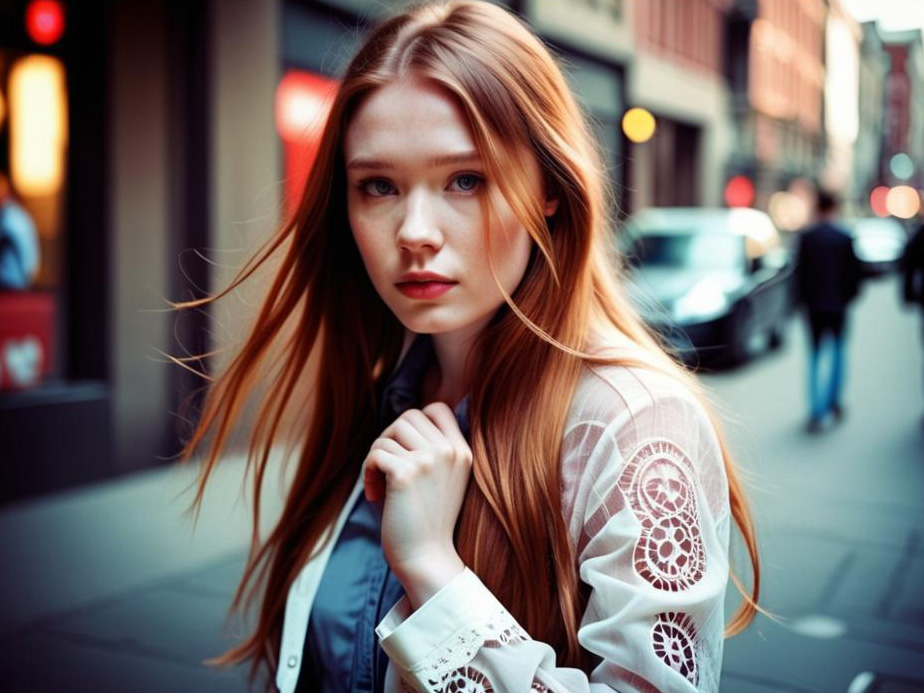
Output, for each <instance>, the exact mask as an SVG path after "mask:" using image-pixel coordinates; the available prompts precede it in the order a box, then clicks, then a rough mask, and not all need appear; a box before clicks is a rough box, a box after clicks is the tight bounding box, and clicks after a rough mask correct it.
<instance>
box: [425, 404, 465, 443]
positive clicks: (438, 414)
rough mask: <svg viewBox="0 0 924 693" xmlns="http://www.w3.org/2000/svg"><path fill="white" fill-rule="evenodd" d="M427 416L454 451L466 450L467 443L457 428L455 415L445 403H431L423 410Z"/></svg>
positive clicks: (460, 430)
mask: <svg viewBox="0 0 924 693" xmlns="http://www.w3.org/2000/svg"><path fill="white" fill-rule="evenodd" d="M423 414H424V415H426V416H427V418H429V419H430V420H431V421H432V422H433V425H434V426H436V427H437V428H438V429H439V430H440V432H441V433H442V434H443V436H444V437H445V438H446V439H447V440H449V443H450V444H451V445H452V446H453V448H454V449H456V450H468V449H469V446H468V441H467V440H465V436H464V435H463V434H462V429H461V428H459V422H458V421H457V420H456V415H455V413H453V411H452V409H450V408H449V405H448V404H446V403H445V402H433V403H432V404H428V405H427V406H425V407H424V408H423Z"/></svg>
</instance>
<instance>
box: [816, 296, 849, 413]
mask: <svg viewBox="0 0 924 693" xmlns="http://www.w3.org/2000/svg"><path fill="white" fill-rule="evenodd" d="M809 323H810V327H811V332H812V353H811V356H810V358H809V406H810V408H811V412H810V413H811V417H812V419H814V420H816V421H818V420H821V419H822V418H824V416H825V414H827V413H828V412H830V411H832V410H833V409H834V408H835V407H839V406H840V404H841V390H842V389H843V385H844V342H845V341H846V340H845V338H844V313H843V311H819V312H811V313H809ZM823 375H824V376H825V377H822V376H823Z"/></svg>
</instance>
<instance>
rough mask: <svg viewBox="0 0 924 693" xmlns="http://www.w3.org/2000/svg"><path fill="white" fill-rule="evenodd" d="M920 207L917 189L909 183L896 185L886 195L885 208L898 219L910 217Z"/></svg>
mask: <svg viewBox="0 0 924 693" xmlns="http://www.w3.org/2000/svg"><path fill="white" fill-rule="evenodd" d="M920 208H921V198H920V196H919V195H918V191H917V190H915V189H914V188H912V187H911V186H910V185H896V186H895V187H894V188H892V189H891V190H889V194H888V195H887V196H886V209H888V210H889V214H891V215H892V216H894V217H898V218H899V219H911V217H913V216H914V215H915V214H917V213H918V210H919V209H920Z"/></svg>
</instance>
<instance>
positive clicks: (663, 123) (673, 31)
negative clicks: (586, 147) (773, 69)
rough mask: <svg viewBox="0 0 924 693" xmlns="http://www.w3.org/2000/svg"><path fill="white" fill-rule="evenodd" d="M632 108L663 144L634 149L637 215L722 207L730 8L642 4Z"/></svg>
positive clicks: (729, 140)
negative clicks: (644, 115)
mask: <svg viewBox="0 0 924 693" xmlns="http://www.w3.org/2000/svg"><path fill="white" fill-rule="evenodd" d="M633 5H634V14H635V18H634V22H633V30H634V33H635V45H636V48H637V50H636V52H635V60H634V62H633V63H632V69H631V70H630V72H629V86H628V96H629V101H630V104H631V105H632V106H636V107H641V108H645V109H646V110H648V111H649V112H651V113H652V114H653V115H654V116H655V119H656V122H657V133H656V136H655V137H653V138H652V139H650V140H649V141H647V142H644V143H641V144H633V145H630V150H629V152H628V156H629V161H630V167H631V179H630V181H629V187H630V189H631V191H632V200H631V207H630V209H631V210H633V211H634V210H638V209H642V208H645V207H650V206H697V205H710V206H718V205H720V204H721V201H722V190H723V186H724V183H725V175H726V171H725V162H726V160H727V159H728V156H729V153H730V150H731V147H732V144H733V139H734V136H733V132H732V127H733V124H732V120H731V113H730V106H729V87H728V81H727V79H726V76H725V75H726V70H725V62H726V59H727V56H726V54H725V45H726V31H727V22H728V16H727V13H728V12H729V11H730V9H731V7H732V2H731V0H693V1H692V2H691V1H690V0H655V1H653V2H635V3H633Z"/></svg>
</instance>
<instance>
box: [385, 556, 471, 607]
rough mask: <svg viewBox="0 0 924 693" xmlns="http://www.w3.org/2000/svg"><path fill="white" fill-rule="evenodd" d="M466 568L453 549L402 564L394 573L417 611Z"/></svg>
mask: <svg viewBox="0 0 924 693" xmlns="http://www.w3.org/2000/svg"><path fill="white" fill-rule="evenodd" d="M464 570H465V564H464V563H463V562H462V559H461V558H459V555H458V554H457V553H456V552H455V551H454V550H453V551H447V552H441V553H434V554H431V555H428V556H424V557H421V558H420V559H418V560H415V561H413V562H410V563H407V564H404V565H402V566H400V567H399V568H398V569H395V570H394V573H395V577H397V578H398V581H399V582H400V583H401V585H402V586H403V587H404V591H405V593H406V594H407V598H408V601H410V603H411V608H412V609H413V610H414V611H416V610H417V609H418V608H420V606H421V605H422V604H424V603H425V602H426V601H427V600H429V599H430V598H431V597H432V596H433V595H434V594H436V593H437V592H439V591H440V590H441V589H443V588H444V587H445V586H446V585H448V584H449V583H450V582H452V580H453V579H455V578H456V577H458V576H459V575H460V574H461V573H462V572H463V571H464Z"/></svg>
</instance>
